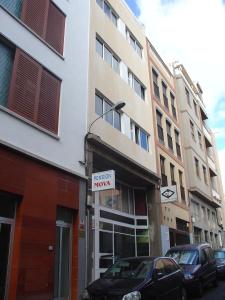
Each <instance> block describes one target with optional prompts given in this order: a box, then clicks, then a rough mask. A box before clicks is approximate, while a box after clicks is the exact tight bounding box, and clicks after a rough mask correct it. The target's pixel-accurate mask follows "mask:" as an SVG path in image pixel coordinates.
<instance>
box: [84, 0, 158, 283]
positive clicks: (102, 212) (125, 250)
mask: <svg viewBox="0 0 225 300" xmlns="http://www.w3.org/2000/svg"><path fill="white" fill-rule="evenodd" d="M90 22H91V23H90V61H91V62H92V63H91V64H90V72H89V83H90V85H89V103H88V123H89V124H91V123H92V122H93V121H94V120H95V119H96V118H98V117H100V119H99V120H97V122H95V123H94V124H93V126H91V128H90V130H89V132H88V134H87V138H86V139H87V144H88V150H87V152H88V153H87V154H88V159H87V164H86V167H87V168H86V169H87V173H88V175H89V177H90V175H91V174H92V173H95V172H100V171H104V170H115V174H116V187H115V189H114V190H108V191H100V192H95V193H92V194H91V193H90V195H89V198H88V199H89V200H90V202H89V201H88V204H89V209H88V216H89V218H88V220H89V225H88V228H89V237H88V241H89V244H88V248H87V249H89V253H88V263H87V265H88V269H87V274H88V281H89V282H90V281H92V280H93V279H96V278H98V277H99V276H100V275H101V273H102V272H104V271H105V270H106V268H107V267H108V266H109V265H110V264H111V263H112V262H113V261H114V259H115V258H116V257H118V256H120V257H123V256H136V255H137V256H140V255H149V254H157V253H159V252H160V247H161V246H160V243H161V241H160V226H159V225H160V223H159V213H160V203H159V185H158V180H159V177H158V176H157V174H156V173H157V168H156V159H155V146H154V128H153V122H152V110H151V97H150V89H149V81H148V65H147V52H146V42H145V33H144V28H143V26H142V25H141V24H139V23H138V21H137V19H136V18H135V17H134V15H133V14H132V12H131V11H130V9H129V8H128V6H127V5H126V3H125V1H104V0H97V1H91V21H90ZM118 101H123V102H125V106H124V107H123V108H122V109H121V110H119V111H115V110H112V111H110V113H106V112H107V111H108V110H109V109H110V108H111V107H112V106H113V105H115V104H116V103H117V102H118ZM103 113H106V114H105V115H104V117H102V118H101V116H102V114H103ZM157 223H159V224H157Z"/></svg>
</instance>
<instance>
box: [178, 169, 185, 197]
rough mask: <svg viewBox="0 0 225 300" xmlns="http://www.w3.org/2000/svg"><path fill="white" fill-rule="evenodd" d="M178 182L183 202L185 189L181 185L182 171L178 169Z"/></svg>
mask: <svg viewBox="0 0 225 300" xmlns="http://www.w3.org/2000/svg"><path fill="white" fill-rule="evenodd" d="M179 184H180V194H181V200H182V201H184V202H185V189H184V186H183V172H181V171H180V170H179Z"/></svg>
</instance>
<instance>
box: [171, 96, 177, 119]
mask: <svg viewBox="0 0 225 300" xmlns="http://www.w3.org/2000/svg"><path fill="white" fill-rule="evenodd" d="M170 101H171V109H172V114H173V117H174V119H177V111H176V106H175V97H174V95H173V94H172V93H170Z"/></svg>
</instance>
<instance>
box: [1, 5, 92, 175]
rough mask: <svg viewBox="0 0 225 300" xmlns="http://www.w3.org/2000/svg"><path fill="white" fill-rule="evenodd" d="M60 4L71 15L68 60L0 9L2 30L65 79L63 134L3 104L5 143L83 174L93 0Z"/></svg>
mask: <svg viewBox="0 0 225 300" xmlns="http://www.w3.org/2000/svg"><path fill="white" fill-rule="evenodd" d="M55 3H56V4H57V5H58V6H59V7H60V8H61V10H62V11H63V12H64V13H65V14H66V27H65V44H64V58H62V57H60V56H59V55H58V54H56V53H55V52H54V51H52V50H51V49H50V48H49V47H48V46H47V45H46V44H45V43H43V41H41V40H40V39H39V38H38V37H37V36H35V34H33V33H32V32H30V31H29V30H28V29H27V28H26V27H25V26H23V25H22V23H21V22H20V21H18V20H17V19H16V18H13V17H12V16H10V15H9V14H8V13H7V12H5V11H4V10H3V9H1V8H0V34H1V35H3V36H5V37H6V38H7V39H8V40H10V41H11V42H12V43H14V44H15V45H16V46H18V47H20V48H21V49H22V50H23V51H25V52H26V53H28V54H29V55H30V56H31V57H33V58H34V59H35V60H37V61H38V62H39V63H40V64H42V65H44V66H45V67H46V68H47V69H48V70H50V71H51V72H52V73H54V74H55V75H56V76H58V77H59V78H61V79H62V84H61V97H60V115H59V131H58V138H56V137H53V136H51V135H49V134H47V133H45V132H43V131H42V130H40V129H38V128H36V127H34V126H32V124H28V123H26V122H24V121H22V120H21V119H20V118H17V117H13V116H12V115H11V114H10V113H7V112H6V111H4V110H2V109H1V108H0V143H4V144H7V145H10V146H12V147H14V148H17V149H19V150H20V151H22V152H27V153H30V154H31V155H33V156H35V157H38V158H39V159H41V160H44V161H48V162H49V163H51V164H54V165H59V166H60V167H62V168H65V169H68V170H70V171H71V172H74V173H78V174H79V175H84V168H83V167H82V166H81V165H80V164H79V162H78V161H79V160H83V158H84V153H83V149H84V147H83V140H84V135H85V132H86V123H87V121H86V115H87V97H88V95H87V92H88V57H89V56H88V51H89V50H88V49H89V13H90V8H89V1H83V0H76V1H60V0H55Z"/></svg>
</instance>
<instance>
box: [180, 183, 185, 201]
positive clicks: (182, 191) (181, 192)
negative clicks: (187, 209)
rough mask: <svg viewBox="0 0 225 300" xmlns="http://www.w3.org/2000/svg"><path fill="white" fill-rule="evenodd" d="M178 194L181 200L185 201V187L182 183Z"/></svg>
mask: <svg viewBox="0 0 225 300" xmlns="http://www.w3.org/2000/svg"><path fill="white" fill-rule="evenodd" d="M180 195H181V200H182V201H183V202H186V199H185V189H184V187H183V186H182V185H180Z"/></svg>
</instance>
